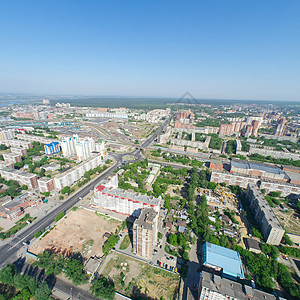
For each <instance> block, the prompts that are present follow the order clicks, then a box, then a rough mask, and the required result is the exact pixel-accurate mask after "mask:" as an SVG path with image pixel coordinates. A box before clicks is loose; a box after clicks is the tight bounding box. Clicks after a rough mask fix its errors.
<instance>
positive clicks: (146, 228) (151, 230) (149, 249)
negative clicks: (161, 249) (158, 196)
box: [132, 208, 158, 258]
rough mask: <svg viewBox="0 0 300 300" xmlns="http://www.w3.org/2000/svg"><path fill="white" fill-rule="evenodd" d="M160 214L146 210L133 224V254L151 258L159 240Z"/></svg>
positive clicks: (152, 210)
mask: <svg viewBox="0 0 300 300" xmlns="http://www.w3.org/2000/svg"><path fill="white" fill-rule="evenodd" d="M157 233H158V213H157V212H156V211H155V210H154V209H153V208H144V209H142V211H141V214H140V216H139V217H138V218H137V219H136V220H135V221H134V223H133V231H132V234H133V236H132V237H133V252H134V253H136V254H137V255H140V256H143V257H147V258H151V257H152V253H153V248H154V245H155V243H156V240H157Z"/></svg>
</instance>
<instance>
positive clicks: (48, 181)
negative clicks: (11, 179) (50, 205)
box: [37, 177, 54, 193]
mask: <svg viewBox="0 0 300 300" xmlns="http://www.w3.org/2000/svg"><path fill="white" fill-rule="evenodd" d="M37 182H38V185H39V190H40V192H41V193H45V192H49V193H50V192H51V191H53V190H54V181H53V179H52V178H48V177H42V178H40V179H38V181H37Z"/></svg>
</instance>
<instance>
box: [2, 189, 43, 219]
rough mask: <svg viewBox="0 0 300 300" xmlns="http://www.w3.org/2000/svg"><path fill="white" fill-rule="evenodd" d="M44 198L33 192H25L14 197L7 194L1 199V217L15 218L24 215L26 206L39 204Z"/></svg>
mask: <svg viewBox="0 0 300 300" xmlns="http://www.w3.org/2000/svg"><path fill="white" fill-rule="evenodd" d="M40 203H42V199H41V198H40V197H39V196H38V195H36V194H33V193H30V192H25V193H23V194H21V195H20V196H18V197H15V198H14V199H11V197H9V196H5V197H3V198H1V199H0V218H7V219H10V220H12V219H14V218H16V217H18V216H20V215H22V214H23V213H24V211H25V209H26V208H28V207H32V206H37V205H39V204H40Z"/></svg>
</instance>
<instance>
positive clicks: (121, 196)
mask: <svg viewBox="0 0 300 300" xmlns="http://www.w3.org/2000/svg"><path fill="white" fill-rule="evenodd" d="M94 204H95V206H99V207H101V208H104V209H108V210H111V211H115V212H117V213H121V214H124V215H128V216H131V215H132V216H134V217H138V216H139V215H140V213H141V211H142V209H144V208H153V209H154V210H155V211H156V212H157V213H158V212H159V209H160V199H158V198H154V197H152V196H150V197H149V196H146V195H140V194H139V193H134V192H130V191H126V190H122V189H119V188H118V175H117V174H116V175H114V176H113V177H111V179H110V180H103V181H101V182H100V183H99V185H97V186H95V189H94Z"/></svg>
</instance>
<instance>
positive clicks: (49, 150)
mask: <svg viewBox="0 0 300 300" xmlns="http://www.w3.org/2000/svg"><path fill="white" fill-rule="evenodd" d="M44 148H45V152H46V154H47V155H52V154H56V153H58V152H59V151H60V146H59V143H58V142H52V143H50V144H45V146H44Z"/></svg>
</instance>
